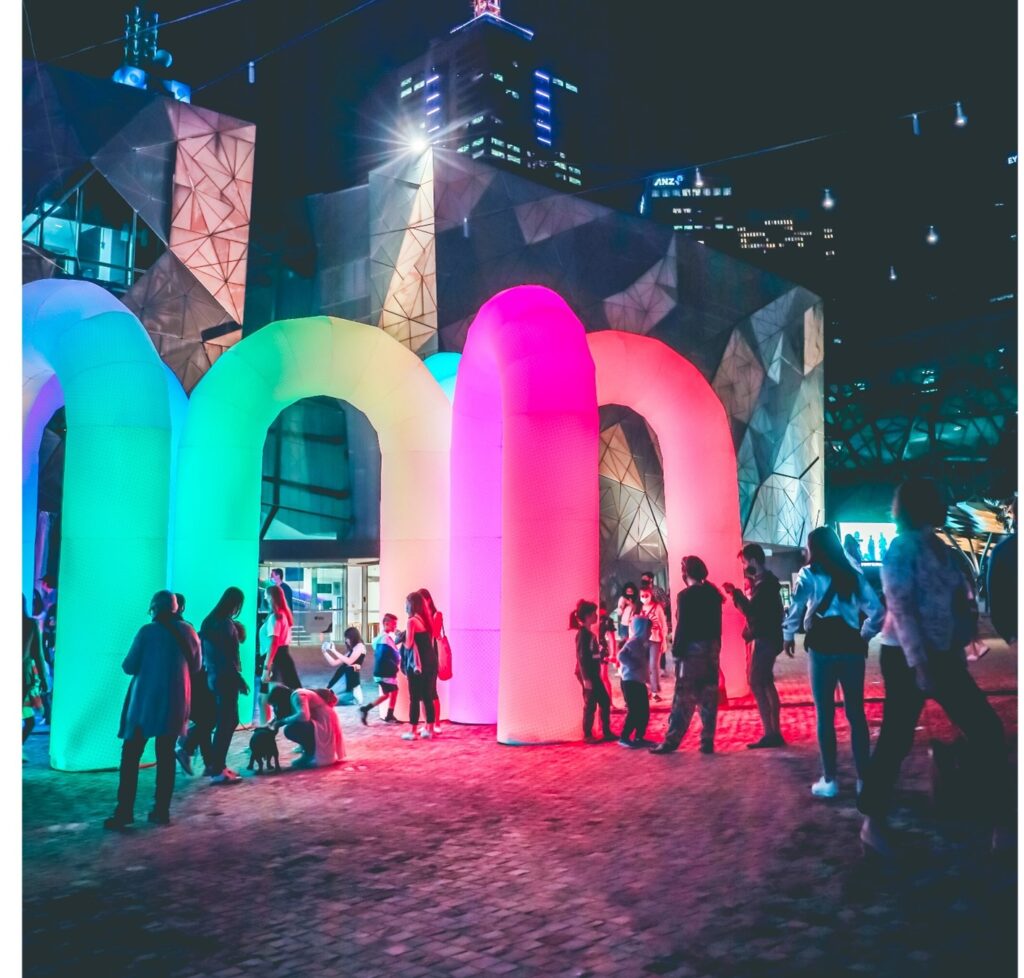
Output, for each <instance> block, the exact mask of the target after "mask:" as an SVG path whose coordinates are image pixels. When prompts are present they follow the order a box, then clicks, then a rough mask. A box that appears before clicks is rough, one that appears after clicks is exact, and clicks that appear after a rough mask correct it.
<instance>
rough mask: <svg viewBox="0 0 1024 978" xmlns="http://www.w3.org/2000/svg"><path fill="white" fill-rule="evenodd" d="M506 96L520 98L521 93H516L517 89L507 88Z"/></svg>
mask: <svg viewBox="0 0 1024 978" xmlns="http://www.w3.org/2000/svg"><path fill="white" fill-rule="evenodd" d="M505 94H506V95H511V96H512V98H519V93H518V92H517V91H515V89H512V88H506V89H505Z"/></svg>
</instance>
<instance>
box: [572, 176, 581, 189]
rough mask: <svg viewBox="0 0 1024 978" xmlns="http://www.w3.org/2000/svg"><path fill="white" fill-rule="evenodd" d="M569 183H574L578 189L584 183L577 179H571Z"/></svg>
mask: <svg viewBox="0 0 1024 978" xmlns="http://www.w3.org/2000/svg"><path fill="white" fill-rule="evenodd" d="M569 183H574V184H576V186H577V187H582V186H583V182H582V181H581V180H578V179H577V178H576V177H569Z"/></svg>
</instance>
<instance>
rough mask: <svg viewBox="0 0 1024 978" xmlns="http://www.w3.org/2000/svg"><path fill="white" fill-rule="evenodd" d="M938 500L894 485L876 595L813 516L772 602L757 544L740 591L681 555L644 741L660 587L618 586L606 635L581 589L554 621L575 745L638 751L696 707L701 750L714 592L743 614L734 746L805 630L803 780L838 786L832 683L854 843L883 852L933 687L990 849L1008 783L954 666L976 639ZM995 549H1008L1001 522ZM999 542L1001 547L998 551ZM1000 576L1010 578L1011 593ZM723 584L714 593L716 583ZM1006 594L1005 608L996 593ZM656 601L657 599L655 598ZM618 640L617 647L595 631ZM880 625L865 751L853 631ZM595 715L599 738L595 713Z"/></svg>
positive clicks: (717, 603)
mask: <svg viewBox="0 0 1024 978" xmlns="http://www.w3.org/2000/svg"><path fill="white" fill-rule="evenodd" d="M945 514H946V507H945V503H944V502H943V499H942V495H941V492H940V490H939V488H938V486H937V485H936V484H935V483H933V482H931V481H929V480H927V479H911V480H908V481H907V482H906V483H904V484H903V485H901V486H900V488H899V489H898V490H897V492H896V496H895V499H894V502H893V518H894V519H895V521H896V524H897V528H898V531H899V532H898V535H897V537H896V538H895V539H894V540H893V541H892V542H891V543H888V542H887V545H886V552H885V559H884V561H883V564H882V589H883V595H884V604H883V602H882V600H880V599H879V596H878V595H877V594H876V593H875V590H874V589H873V588H872V586H871V585H870V584H869V583H868V581H867V580H866V579H865V577H864V573H863V571H862V569H861V567H860V564H859V562H858V561H857V560H855V559H853V558H852V557H851V556H850V554H849V552H848V550H847V549H844V546H843V544H842V543H841V542H840V540H839V537H838V536H837V535H836V533H835V532H834V531H833V530H832V529H830V528H828V527H818V528H817V529H815V530H813V531H812V532H811V533H810V534H809V536H808V540H807V548H806V551H805V556H806V564H805V566H803V567H802V568H801V569H800V571H799V573H798V574H797V577H796V584H795V589H794V593H793V597H792V601H791V602H790V604H789V608H788V609H784V608H783V602H782V599H781V587H780V583H779V580H778V578H777V577H776V576H775V575H774V574H772V572H771V571H769V570H768V569H767V567H766V556H765V553H764V550H763V549H762V548H761V547H760V546H758V545H756V544H748V545H747V546H745V547H743V549H742V550H741V551H740V552H739V554H738V555H737V556H738V558H739V560H740V563H741V569H742V574H743V578H744V585H743V587H742V588H738V587H735V586H733V585H732V584H731V583H729V582H723V584H722V587H721V590H720V589H719V588H718V587H716V586H715V585H714V584H712V583H710V582H709V581H708V568H707V566H706V564H705V563H704V561H703V560H702V559H701V558H700V557H699V556H696V555H690V556H687V557H684V558H683V561H682V573H683V579H684V588H683V589H682V591H680V592H679V594H678V595H677V597H676V609H675V628H674V635H673V638H672V642H671V656H672V660H673V663H674V667H675V676H676V680H675V692H674V695H673V698H672V706H671V710H670V712H669V718H668V728H667V731H666V733H665V736H664V739H663V740H662V741H661V743H658V744H655V743H652V742H651V741H649V740H648V739H647V736H646V734H647V727H648V723H649V717H650V701H651V700H656V699H658V698H660V696H659V683H658V681H657V677H658V674H659V673H660V672H661V671H662V669H663V668H664V660H663V655H662V643H663V641H664V639H665V636H666V634H667V633H668V627H667V625H666V620H667V615H664V614H660V613H659V609H658V608H657V606H658V605H660V604H662V600H663V599H662V597H661V596H657V595H655V594H654V591H653V589H652V588H651V586H650V581H649V580H646V579H645V581H644V582H643V584H642V586H641V588H640V590H639V591H638V590H637V588H636V586H635V585H633V584H632V583H628V584H626V585H625V586H624V587H623V588H622V593H621V595H620V597H619V600H618V603H617V606H616V612H615V616H614V619H613V622H612V624H611V626H610V632H609V630H608V628H606V625H605V623H604V621H603V617H602V615H601V614H599V605H598V604H597V603H596V602H594V601H590V600H585V599H584V600H580V601H579V602H578V603H577V605H576V607H575V608H574V609H573V611H572V613H571V616H570V621H569V627H570V628H571V629H573V630H575V631H576V677H577V679H578V680H579V682H580V685H581V687H582V691H583V736H584V739H585V740H586V741H587V742H590V743H596V742H599V741H601V740H604V741H617V742H618V743H619V745H620V746H622V747H626V748H631V749H637V748H645V747H646V748H649V750H650V752H651V753H652V754H668V753H672V752H673V751H676V750H678V748H679V746H680V744H681V743H682V741H683V739H684V737H685V736H686V733H687V731H688V729H689V726H690V721H691V720H692V718H693V714H694V712H695V711H697V710H699V712H700V715H701V734H700V748H699V749H700V751H701V752H702V753H704V754H713V753H714V750H715V747H714V740H715V727H716V722H717V715H718V707H719V702H720V698H721V688H720V683H721V669H720V666H719V657H720V653H721V643H722V609H723V606H724V604H725V601H726V597H725V596H726V595H728V597H729V598H731V599H732V601H733V604H734V605H735V607H736V608H737V609H738V610H739V611H740V612H741V614H742V615H743V619H744V622H745V625H744V629H743V638H744V639H745V641H746V642H747V643H748V673H747V678H748V681H749V685H750V690H751V693H752V694H753V697H754V700H755V702H756V704H757V709H758V712H759V714H760V718H761V724H762V728H763V733H762V736H761V737H760V738H759V739H758V740H756V741H754V742H752V743H749V744H747V745H746V746H747V748H748V749H754V750H761V749H773V748H781V747H784V746H785V745H786V740H785V738H784V736H783V733H782V728H781V723H780V717H781V708H780V700H779V694H778V690H777V689H776V687H775V681H774V667H775V662H776V660H777V658H778V656H779V655H780V654H782V653H783V652H784V653H785V654H786V655H788V656H790V657H792V656H793V655H794V654H795V650H796V635H797V633H798V632H799V631H803V632H804V648H805V650H806V651H807V655H808V668H809V677H810V686H811V693H812V699H813V702H814V707H815V714H816V722H817V740H818V749H819V755H820V760H821V777H820V778H819V779H818V780H817V781H815V782H814V783H813V784H812V785H811V787H810V790H811V793H812V794H813V795H814V796H815V797H819V798H834V797H836V795H837V794H838V793H839V781H838V765H837V749H836V732H835V691H836V688H837V686H838V687H840V688H841V689H842V699H843V708H844V710H845V713H846V718H847V721H848V724H849V728H850V739H851V749H852V754H853V763H854V769H855V772H856V788H855V790H856V797H857V804H858V808H859V810H860V812H861V813H862V814H863V816H864V821H863V825H862V828H861V841H862V843H863V845H864V846H865V849H866V850H870V851H872V852H874V853H876V854H879V855H882V856H885V857H888V856H889V855H891V844H890V839H889V832H888V824H887V815H888V811H889V808H890V806H891V803H892V793H893V789H894V786H895V784H896V781H897V779H898V776H899V771H900V767H901V765H902V763H903V760H904V758H905V757H906V756H907V755H908V754H909V752H910V750H911V748H912V746H913V740H914V729H915V725H916V724H917V720H918V717H919V715H920V713H921V710H922V708H923V706H924V703H925V700H926V699H928V698H931V699H933V700H935V702H937V703H938V704H939V705H940V706H941V707H942V708H943V710H944V711H945V712H946V714H947V715H948V717H949V719H950V720H951V721H952V722H953V724H954V725H955V726H957V727H958V728H959V730H960V731H961V733H962V734H963V735H964V737H965V738H966V742H967V747H968V750H969V752H970V756H971V757H972V765H973V768H974V770H975V771H976V772H978V774H979V775H980V776H979V777H978V779H977V783H978V784H979V786H981V787H980V790H981V792H982V793H983V797H980V798H979V799H978V803H979V805H980V807H981V809H982V811H983V812H984V814H985V815H986V816H987V818H988V820H989V822H990V823H991V825H992V826H993V845H994V846H995V847H999V846H1000V845H1002V844H1003V843H1004V841H1005V840H1006V838H1007V836H1008V830H1009V828H1010V826H1011V825H1012V818H1013V800H1012V794H1011V790H1012V789H1011V788H1010V785H1011V784H1012V780H1011V777H1010V770H1009V759H1008V753H1007V747H1006V738H1005V733H1004V730H1003V726H1002V723H1001V721H1000V720H999V717H998V715H997V714H996V712H995V710H994V709H993V708H992V706H991V705H990V704H989V702H988V699H987V697H986V696H985V694H984V693H983V692H982V691H981V690H980V689H979V688H978V686H977V684H976V683H975V681H974V679H973V677H972V676H971V674H970V672H969V671H968V668H967V656H966V654H965V648H966V647H967V646H968V645H969V644H970V643H971V642H972V641H973V640H974V639H975V637H976V634H977V626H978V616H977V605H976V603H975V601H974V594H973V591H972V588H971V585H970V584H969V582H968V580H967V579H966V577H965V575H964V573H963V572H962V570H961V568H960V567H959V566H958V563H957V560H956V557H955V555H954V553H953V551H952V550H951V549H950V548H949V547H948V546H947V545H946V544H945V543H943V542H942V540H940V538H939V537H938V535H937V533H936V530H937V529H938V528H939V527H941V526H942V525H943V524H944V522H945ZM1009 541H1010V542H1009V543H1008V544H1006V546H1007V547H1008V549H1009V548H1012V547H1015V545H1016V538H1015V535H1014V536H1011V537H1010V538H1009ZM1012 552H1013V551H1012V550H1011V553H1012ZM1011 563H1012V562H1011V561H1010V560H1007V559H1005V558H1003V559H1002V560H1001V561H998V562H995V564H994V566H995V568H996V569H997V571H998V572H999V573H1000V574H1006V575H1007V578H1009V576H1010V575H1011V574H1012V575H1013V581H1012V582H1011V581H1009V580H1008V579H1007V580H997V581H996V582H995V585H993V584H992V582H989V592H990V596H991V597H992V598H995V599H997V601H998V603H999V605H1000V606H999V607H997V606H996V605H995V604H994V605H993V606H992V607H991V611H992V616H993V621H994V622H999V623H1000V625H999V626H998V627H999V629H1000V632H1001V634H1003V637H1004V638H1006V639H1007V640H1008V641H1010V640H1015V639H1016V587H1015V585H1016V580H1015V575H1016V568H1015V567H1012V569H1011ZM1011 584H1012V590H1011ZM723 592H724V594H723ZM1011 602H1012V605H1013V607H1012V610H1011V609H1010V608H1008V607H1006V605H1009V604H1010V603H1011ZM662 610H667V606H666V605H663V607H662ZM609 634H610V635H611V636H614V639H615V640H617V641H619V642H622V643H623V644H622V645H621V647H619V648H618V651H617V655H616V653H615V651H614V649H610V648H609V644H608V642H607V640H606V635H609ZM877 635H881V668H882V676H883V679H884V682H885V706H884V713H883V720H882V727H881V731H880V733H879V737H878V742H877V744H876V746H875V750H874V752H873V753H872V751H871V749H870V738H869V734H868V724H867V719H866V717H865V712H864V676H865V663H866V659H867V654H868V643H869V641H870V640H871V639H872V638H874V637H875V636H877ZM608 661H612V662H615V661H617V663H618V668H619V674H620V680H621V688H622V696H623V699H624V701H625V705H626V717H625V721H624V722H623V725H622V728H621V730H620V731H619V732H618V733H616V732H615V731H614V730H613V729H612V720H611V712H612V711H611V704H612V697H611V690H610V686H609V684H608V682H607V681H606V679H605V678H604V676H605V674H604V673H603V672H602V666H603V665H604V664H605V663H607V662H608ZM598 713H599V714H600V719H601V736H600V737H597V736H595V735H594V730H593V726H594V719H595V716H596V715H597V714H598Z"/></svg>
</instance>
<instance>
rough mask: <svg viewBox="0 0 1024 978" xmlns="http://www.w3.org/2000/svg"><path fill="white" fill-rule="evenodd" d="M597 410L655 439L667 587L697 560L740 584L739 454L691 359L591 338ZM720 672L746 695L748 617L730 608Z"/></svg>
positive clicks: (649, 346)
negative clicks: (643, 428) (616, 408)
mask: <svg viewBox="0 0 1024 978" xmlns="http://www.w3.org/2000/svg"><path fill="white" fill-rule="evenodd" d="M587 343H588V345H589V347H590V353H591V355H592V356H593V359H594V365H595V368H596V371H597V399H598V403H600V404H602V405H605V404H620V405H622V406H624V407H628V408H631V409H632V410H634V411H636V412H637V414H639V415H642V416H643V418H644V419H645V420H646V421H647V423H648V424H649V425H650V426H651V428H652V429H653V430H654V433H655V435H657V438H658V443H659V446H660V448H661V455H662V463H663V467H664V476H665V523H666V535H667V544H668V567H669V585H670V590H671V593H672V596H673V600H675V595H677V594H678V593H679V591H680V589H681V588H682V587H683V577H682V571H681V570H680V561H681V559H682V558H683V557H685V556H686V555H687V554H696V555H697V556H699V557H701V558H702V559H703V560H704V562H705V563H706V564H707V565H708V570H709V572H710V579H711V580H712V581H713V582H714V583H716V584H718V585H719V586H721V584H722V581H727V580H735V578H736V575H737V573H738V569H739V565H738V562H737V559H736V555H737V553H738V552H739V550H740V547H741V546H742V539H741V531H740V512H739V495H738V492H739V490H738V485H739V484H738V482H737V475H736V451H735V449H734V448H733V443H732V432H731V430H730V428H729V420H728V418H727V416H726V413H725V408H724V407H723V406H722V402H721V401H720V400H719V398H718V395H717V394H716V393H715V391H714V389H713V388H712V386H711V385H710V384H709V383H708V381H707V379H706V378H705V377H704V376H703V374H701V372H700V371H699V370H698V369H697V368H696V367H695V366H694V365H693V364H692V363H690V361H689V360H687V359H686V358H685V357H682V356H680V355H679V354H678V353H676V352H675V351H674V350H672V349H671V348H669V347H668V346H666V345H665V344H664V343H662V342H660V341H659V340H655V339H651V338H650V337H647V336H639V335H637V334H635V333H624V332H621V331H619V330H604V331H601V332H597V333H590V334H589V335H588V337H587ZM722 628H723V635H722V658H721V664H722V670H723V672H724V673H725V681H726V688H727V691H728V693H729V695H730V696H739V695H742V694H745V693H746V692H747V676H746V659H745V646H744V643H743V639H742V636H741V632H742V630H743V621H742V616H740V614H739V613H738V612H737V611H736V609H735V608H734V607H733V605H732V602H731V601H727V602H726V605H725V612H724V618H723V622H722Z"/></svg>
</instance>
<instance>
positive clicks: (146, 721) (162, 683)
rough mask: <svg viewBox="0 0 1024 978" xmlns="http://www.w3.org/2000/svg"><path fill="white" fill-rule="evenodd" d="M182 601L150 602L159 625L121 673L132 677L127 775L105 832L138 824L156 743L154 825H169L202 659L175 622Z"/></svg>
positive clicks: (142, 637) (125, 722)
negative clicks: (177, 754)
mask: <svg viewBox="0 0 1024 978" xmlns="http://www.w3.org/2000/svg"><path fill="white" fill-rule="evenodd" d="M176 610H177V601H176V599H175V597H174V595H173V594H172V593H171V592H170V591H157V592H156V594H154V595H153V600H152V601H151V602H150V605H149V611H150V614H151V615H152V616H153V620H152V622H151V623H150V624H148V625H143V626H142V628H140V629H139V631H138V633H137V634H136V636H135V640H134V641H133V642H132V646H131V648H130V649H129V651H128V655H127V656H125V660H124V662H123V663H122V664H121V668H122V669H123V670H124V671H125V673H126V674H127V675H129V676H131V677H132V680H131V684H130V685H129V687H128V693H127V694H126V696H125V700H124V707H123V708H122V710H121V726H120V729H119V730H118V734H117V735H118V737H120V738H121V740H123V741H124V744H123V746H122V748H121V771H120V778H119V781H118V787H117V807H116V808H115V809H114V814H113V815H112V816H110V818H108V819H106V821H104V823H103V827H104V828H106V829H111V830H115V831H116V830H120V829H123V828H124V827H125V826H127V825H130V824H131V823H132V822H134V821H135V813H134V808H135V795H136V792H137V790H138V784H139V761H140V760H141V758H142V752H143V750H144V749H145V747H146V743H147V742H148V741H149V739H150V738H151V737H154V738H156V795H155V799H154V805H153V809H152V811H151V812H150V813H149V821H150V822H153V823H155V824H157V825H168V824H170V821H171V816H170V805H171V796H172V794H173V793H174V744H175V741H176V740H177V738H178V737H180V736H181V735H182V734H184V733H185V727H186V725H187V723H188V712H189V702H190V699H191V693H192V677H193V676H194V675H195V674H196V673H197V672H198V671H199V666H200V663H201V661H202V653H201V651H200V648H199V642H198V640H196V639H195V632H193V631H191V630H188V631H186V630H185V629H184V628H182V627H181V625H180V624H179V623H178V622H177V621H176V620H175V618H174V613H175V611H176Z"/></svg>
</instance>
